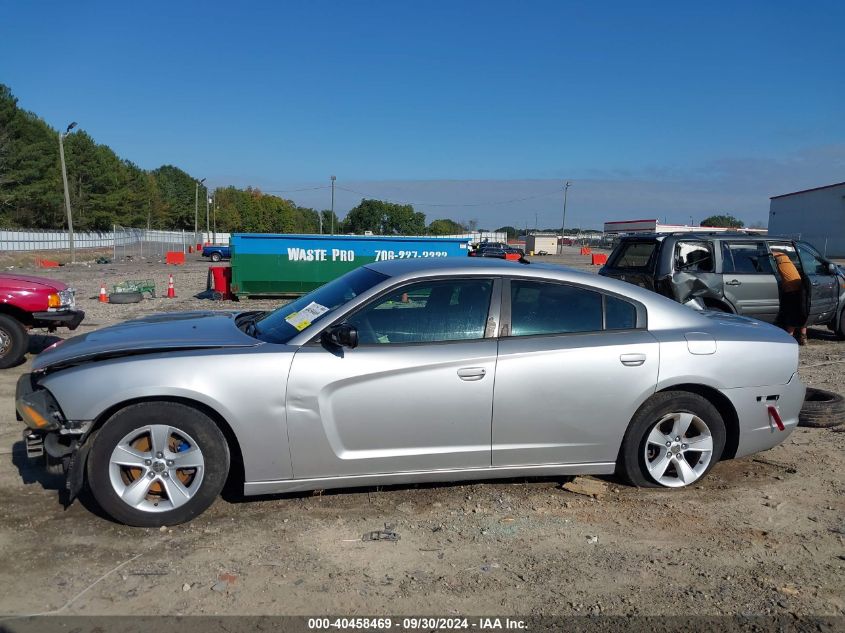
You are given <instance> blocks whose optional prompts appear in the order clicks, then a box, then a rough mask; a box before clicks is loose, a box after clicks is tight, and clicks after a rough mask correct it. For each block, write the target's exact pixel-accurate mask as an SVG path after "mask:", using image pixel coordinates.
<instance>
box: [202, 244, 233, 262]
mask: <svg viewBox="0 0 845 633" xmlns="http://www.w3.org/2000/svg"><path fill="white" fill-rule="evenodd" d="M202 256H203V257H208V258H209V259H210V260H211V261H213V262H219V261H222V260H224V259H231V258H232V251H231V249H230V248H229V247H228V246H226V245H225V244H206V245H205V246H203V247H202Z"/></svg>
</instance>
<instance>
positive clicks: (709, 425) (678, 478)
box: [617, 391, 725, 488]
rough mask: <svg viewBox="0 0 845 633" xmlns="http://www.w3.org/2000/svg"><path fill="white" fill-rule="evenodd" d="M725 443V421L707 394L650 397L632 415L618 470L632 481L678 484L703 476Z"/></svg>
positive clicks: (672, 393)
mask: <svg viewBox="0 0 845 633" xmlns="http://www.w3.org/2000/svg"><path fill="white" fill-rule="evenodd" d="M724 447H725V423H724V421H723V420H722V416H721V415H720V414H719V411H718V410H717V409H716V407H714V406H713V405H712V404H711V403H710V402H709V401H708V400H707V399H706V398H704V397H702V396H700V395H698V394H694V393H690V392H686V391H665V392H661V393H658V394H655V395H654V396H652V397H651V398H650V399H649V400H648V401H647V402H646V403H645V404H644V405H643V406H642V407H640V409H639V411H637V413H636V414H635V415H634V418H633V420H632V421H631V424H630V426H629V427H628V430H627V432H626V433H625V438H624V440H623V442H622V449H621V451H620V458H619V463H618V465H617V472H618V474H619V475H621V476H622V477H624V478H625V479H627V480H628V481H629V482H630V483H632V484H633V485H635V486H643V487H657V486H662V487H666V488H682V487H684V486H689V485H690V484H692V483H695V482H696V481H698V480H699V479H701V478H702V477H704V475H706V474H707V473H708V472H709V471H710V469H711V468H712V467H713V465H714V464H715V463H716V462H718V461H719V458H720V457H721V456H722V451H723V449H724Z"/></svg>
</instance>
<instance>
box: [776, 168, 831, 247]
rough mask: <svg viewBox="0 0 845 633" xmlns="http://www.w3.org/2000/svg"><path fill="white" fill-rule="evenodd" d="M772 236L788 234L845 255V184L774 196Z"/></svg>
mask: <svg viewBox="0 0 845 633" xmlns="http://www.w3.org/2000/svg"><path fill="white" fill-rule="evenodd" d="M769 235H788V236H791V237H796V238H799V239H801V240H804V241H805V242H809V243H810V244H812V245H813V246H815V247H816V248H817V249H818V250H819V252H820V253H823V254H825V255H827V256H828V257H845V184H842V185H837V186H835V187H826V188H823V189H816V190H815V191H805V192H803V193H796V194H794V195H790V196H783V197H777V198H772V200H771V201H770V204H769Z"/></svg>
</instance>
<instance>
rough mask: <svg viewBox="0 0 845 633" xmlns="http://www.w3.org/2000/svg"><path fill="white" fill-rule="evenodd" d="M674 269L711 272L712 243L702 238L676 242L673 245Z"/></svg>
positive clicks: (690, 271)
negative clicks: (675, 244)
mask: <svg viewBox="0 0 845 633" xmlns="http://www.w3.org/2000/svg"><path fill="white" fill-rule="evenodd" d="M675 270H678V271H684V272H689V273H712V272H713V246H712V244H710V242H705V241H702V240H695V241H681V242H678V245H677V246H676V247H675Z"/></svg>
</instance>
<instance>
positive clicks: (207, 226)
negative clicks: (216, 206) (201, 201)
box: [205, 187, 211, 233]
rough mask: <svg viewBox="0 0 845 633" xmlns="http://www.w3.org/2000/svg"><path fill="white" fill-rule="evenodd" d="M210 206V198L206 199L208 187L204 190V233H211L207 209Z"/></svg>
mask: <svg viewBox="0 0 845 633" xmlns="http://www.w3.org/2000/svg"><path fill="white" fill-rule="evenodd" d="M210 204H211V198H209V197H208V187H206V188H205V232H206V233H211V221H210V220H211V217H210V215H209V212H208V207H209V205H210Z"/></svg>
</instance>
